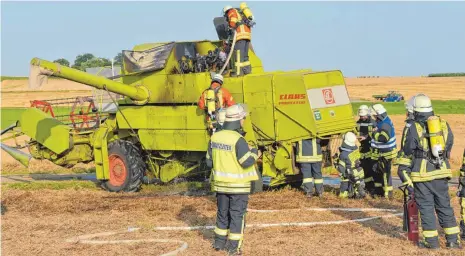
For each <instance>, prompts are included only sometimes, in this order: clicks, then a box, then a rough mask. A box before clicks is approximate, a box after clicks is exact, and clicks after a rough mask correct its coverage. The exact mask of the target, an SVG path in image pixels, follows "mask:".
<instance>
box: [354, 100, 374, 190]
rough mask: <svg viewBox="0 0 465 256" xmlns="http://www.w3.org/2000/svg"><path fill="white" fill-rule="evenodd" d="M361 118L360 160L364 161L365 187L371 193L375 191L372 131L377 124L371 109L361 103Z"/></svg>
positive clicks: (359, 130) (359, 124)
mask: <svg viewBox="0 0 465 256" xmlns="http://www.w3.org/2000/svg"><path fill="white" fill-rule="evenodd" d="M358 116H359V120H358V121H357V132H358V138H359V140H360V161H361V163H362V168H363V172H364V174H365V179H364V181H365V188H366V190H367V191H368V192H369V193H370V194H373V193H374V186H375V184H374V179H373V176H374V173H373V161H372V160H371V157H370V152H371V137H370V136H371V133H372V132H373V127H375V126H376V121H375V120H374V119H373V118H372V117H371V115H370V110H369V108H368V106H367V105H361V106H360V107H359V108H358Z"/></svg>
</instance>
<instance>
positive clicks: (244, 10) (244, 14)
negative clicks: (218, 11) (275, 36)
mask: <svg viewBox="0 0 465 256" xmlns="http://www.w3.org/2000/svg"><path fill="white" fill-rule="evenodd" d="M232 8H233V7H232V6H229V5H228V6H225V7H224V8H223V14H224V15H225V16H227V13H228V10H230V9H232ZM234 9H236V10H237V12H238V13H239V15H240V16H241V17H239V18H240V20H241V22H240V23H243V24H245V25H247V26H249V27H251V28H252V27H254V26H255V24H256V23H255V19H254V16H253V13H252V11H251V10H250V8H249V7H248V6H247V4H246V3H245V2H242V3H241V4H240V5H239V8H234ZM239 25H240V24H238V26H239Z"/></svg>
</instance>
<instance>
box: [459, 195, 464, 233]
mask: <svg viewBox="0 0 465 256" xmlns="http://www.w3.org/2000/svg"><path fill="white" fill-rule="evenodd" d="M460 229H461V230H462V239H463V238H465V197H460Z"/></svg>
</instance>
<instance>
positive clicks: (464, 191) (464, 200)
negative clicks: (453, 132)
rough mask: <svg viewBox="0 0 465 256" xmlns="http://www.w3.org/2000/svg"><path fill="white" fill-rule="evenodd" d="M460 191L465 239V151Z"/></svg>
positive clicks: (462, 229)
mask: <svg viewBox="0 0 465 256" xmlns="http://www.w3.org/2000/svg"><path fill="white" fill-rule="evenodd" d="M459 186H460V190H459V191H458V196H459V197H460V218H461V220H460V229H461V235H460V237H461V238H462V239H465V150H463V158H462V167H461V168H460V178H459Z"/></svg>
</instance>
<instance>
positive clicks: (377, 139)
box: [371, 104, 397, 198]
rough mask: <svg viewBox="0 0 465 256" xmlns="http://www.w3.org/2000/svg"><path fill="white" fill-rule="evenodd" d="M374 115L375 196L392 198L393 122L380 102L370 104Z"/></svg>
mask: <svg viewBox="0 0 465 256" xmlns="http://www.w3.org/2000/svg"><path fill="white" fill-rule="evenodd" d="M372 109H373V113H374V115H375V116H376V127H374V129H373V133H372V136H371V138H372V139H371V159H372V160H373V162H374V164H373V172H374V174H375V175H374V182H375V190H374V192H375V193H374V194H375V195H376V196H384V197H386V198H392V175H391V165H392V160H393V159H394V158H395V157H396V156H397V143H396V133H395V130H394V124H393V123H392V121H391V118H389V116H388V114H387V112H386V109H385V108H384V106H383V105H381V104H375V105H373V106H372Z"/></svg>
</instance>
